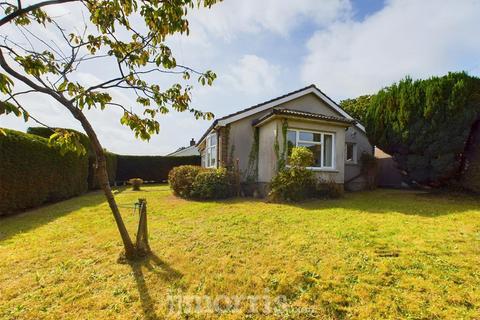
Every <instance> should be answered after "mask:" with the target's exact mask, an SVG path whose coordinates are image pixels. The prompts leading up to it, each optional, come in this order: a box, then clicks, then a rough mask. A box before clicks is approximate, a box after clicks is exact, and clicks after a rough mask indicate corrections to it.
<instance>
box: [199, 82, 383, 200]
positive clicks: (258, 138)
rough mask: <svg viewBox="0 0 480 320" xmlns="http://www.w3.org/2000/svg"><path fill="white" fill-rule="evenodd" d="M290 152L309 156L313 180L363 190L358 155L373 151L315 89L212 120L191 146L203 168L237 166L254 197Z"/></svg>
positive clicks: (359, 127) (350, 120)
mask: <svg viewBox="0 0 480 320" xmlns="http://www.w3.org/2000/svg"><path fill="white" fill-rule="evenodd" d="M294 146H305V147H307V148H309V149H310V150H312V152H313V154H314V159H315V164H314V165H313V166H312V167H311V168H309V169H310V170H312V171H314V172H315V175H316V176H317V178H318V179H323V180H325V181H334V182H335V183H338V184H342V185H344V186H345V187H346V188H347V189H350V190H359V189H362V188H363V187H364V186H365V183H366V181H365V179H364V178H363V177H362V175H361V174H360V173H361V168H360V162H359V161H360V155H361V154H362V153H364V152H366V153H369V154H373V151H374V149H373V146H372V145H371V144H370V142H369V141H368V138H367V136H366V134H365V128H364V127H363V126H362V125H361V124H360V123H358V122H357V121H356V120H355V119H353V118H352V117H351V116H350V115H349V114H348V113H347V112H345V111H344V110H343V109H342V108H341V107H340V106H339V105H338V104H337V103H335V102H334V101H333V100H332V99H330V98H329V97H328V96H327V95H325V94H324V93H323V92H322V91H321V90H319V89H318V88H317V87H315V85H311V86H308V87H305V88H303V89H300V90H297V91H294V92H290V93H288V94H285V95H283V96H280V97H278V98H275V99H272V100H269V101H266V102H263V103H260V104H257V105H255V106H252V107H249V108H247V109H244V110H241V111H238V112H236V113H232V114H230V115H227V116H225V117H222V118H219V119H216V120H215V121H214V122H213V123H212V125H211V126H210V127H209V128H208V130H207V131H206V132H205V134H204V135H203V136H202V137H201V138H200V140H199V142H198V144H197V147H198V150H199V152H200V155H201V157H202V166H203V167H208V168H217V167H219V166H229V165H234V166H237V168H238V169H239V171H240V173H241V180H242V182H254V183H256V184H258V186H259V190H260V192H264V191H265V188H266V187H268V184H269V182H270V181H271V179H272V178H273V177H274V176H275V174H276V171H277V168H278V166H279V165H280V161H281V160H285V161H286V159H287V158H288V155H289V153H290V152H291V150H292V148H293V147H294ZM279 160H280V161H279Z"/></svg>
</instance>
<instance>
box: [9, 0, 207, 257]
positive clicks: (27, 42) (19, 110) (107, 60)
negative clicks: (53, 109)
mask: <svg viewBox="0 0 480 320" xmlns="http://www.w3.org/2000/svg"><path fill="white" fill-rule="evenodd" d="M215 2H217V0H109V1H106V0H100V1H96V0H95V1H92V0H46V1H39V2H35V3H33V4H32V3H31V2H28V4H25V2H24V1H21V0H17V1H2V2H0V9H1V10H3V12H4V16H3V17H2V18H0V30H1V31H2V32H0V92H1V93H2V96H1V97H0V115H3V114H14V115H16V116H19V117H23V118H24V119H25V121H28V120H29V119H33V120H34V121H36V122H38V123H39V124H41V125H44V126H46V127H49V125H48V123H46V122H44V121H42V120H40V119H38V118H37V117H35V115H33V114H32V113H31V112H30V111H29V110H30V107H31V106H28V105H23V104H22V103H21V99H19V97H21V96H24V95H31V94H44V95H47V96H49V97H50V98H52V99H54V100H55V101H56V102H57V103H58V104H59V105H61V106H63V107H64V108H65V109H66V110H68V111H69V112H70V113H71V115H72V116H73V117H74V118H75V119H76V120H78V121H79V122H80V123H81V125H82V127H83V129H84V130H85V132H86V134H87V135H88V138H89V140H90V145H91V147H92V150H93V151H94V152H95V156H96V162H97V164H96V167H97V168H98V169H96V170H97V172H98V174H97V176H98V180H99V182H100V185H101V187H102V189H103V191H104V193H105V196H106V198H107V201H108V203H109V205H110V208H111V210H112V213H113V216H114V218H115V222H116V223H117V227H118V229H119V232H120V235H121V237H122V241H123V244H124V248H125V253H126V256H127V257H128V258H133V257H135V256H138V254H139V253H140V254H143V252H139V250H138V249H141V250H140V251H143V249H145V248H148V243H142V241H144V242H145V241H147V239H148V237H145V236H143V235H146V223H143V224H142V223H141V224H140V227H139V229H138V233H137V243H136V244H135V245H134V244H133V243H132V241H131V238H130V236H129V234H128V231H127V229H126V227H125V225H124V222H123V219H122V216H121V214H120V211H119V209H118V206H117V204H116V202H115V198H114V196H113V193H112V191H111V188H110V184H109V181H108V173H107V169H106V159H105V154H104V150H103V147H102V145H101V143H100V141H99V139H98V137H97V134H96V132H95V130H94V128H93V127H92V125H91V124H90V122H89V120H88V118H87V116H86V114H85V111H86V110H88V109H99V110H105V109H107V108H119V109H120V110H121V114H122V115H121V117H120V122H121V124H123V125H125V126H127V127H129V128H130V129H131V130H132V131H133V132H134V134H135V136H136V137H138V138H140V139H144V140H148V139H150V137H151V135H152V134H156V133H158V132H159V130H160V124H159V121H158V118H159V116H160V115H162V114H165V113H167V112H169V111H171V110H176V111H179V112H184V111H189V112H191V113H192V114H193V115H194V117H195V118H197V119H198V118H206V119H211V118H212V117H213V114H212V113H210V112H205V111H202V110H199V109H197V108H193V107H192V106H191V91H192V87H193V84H191V82H192V81H193V79H195V78H196V80H197V81H198V83H200V85H211V84H212V83H213V81H214V80H215V78H216V75H215V73H213V72H212V71H210V70H207V71H197V70H196V69H194V68H192V67H190V66H185V65H181V64H179V63H177V60H176V59H175V57H174V55H173V52H172V50H171V49H170V47H169V46H168V43H167V39H168V38H169V37H171V36H173V35H175V34H179V35H182V34H186V35H188V33H189V23H188V19H187V13H188V11H189V10H191V9H193V8H195V7H210V6H211V5H213V4H214V3H215ZM52 6H64V7H65V8H67V7H68V8H67V9H68V10H72V11H73V12H75V14H76V15H77V14H78V17H77V16H75V17H74V19H71V20H70V21H69V22H70V24H68V23H67V24H65V25H64V24H62V22H63V20H62V19H61V17H60V16H50V15H49V14H48V13H47V10H46V8H49V7H52ZM82 17H83V24H82V23H81V24H80V25H81V27H79V26H78V24H75V23H74V22H78V21H80V22H82ZM72 24H74V25H72ZM12 30H13V31H16V33H14V34H15V35H14V36H12V32H11V31H12ZM7 31H8V32H7ZM92 63H95V66H96V68H97V69H98V70H101V69H102V67H103V69H104V70H105V69H108V72H107V74H104V72H103V71H98V70H97V69H96V70H97V71H96V72H94V73H95V77H94V78H96V79H95V81H96V83H89V82H87V81H82V79H81V77H79V76H78V74H79V73H80V70H81V68H82V66H84V65H85V64H92ZM105 66H108V67H106V68H105ZM169 75H170V76H172V75H173V76H180V77H182V78H183V80H182V82H183V83H184V84H183V85H182V84H181V83H178V82H177V80H173V81H170V83H171V84H169V85H164V84H162V83H161V82H160V81H159V79H164V78H165V77H166V76H169ZM191 77H193V79H190V78H191ZM172 82H173V84H172ZM167 83H168V82H167ZM113 92H117V93H118V92H128V93H129V94H130V95H133V96H134V97H135V101H136V105H137V106H132V105H125V103H124V102H122V101H121V100H119V99H118V95H117V96H116V95H114V94H113ZM1 133H2V132H0V134H1ZM3 134H5V132H3ZM79 139H80V138H79V135H78V133H76V132H75V131H72V130H62V129H56V130H55V133H54V134H53V135H52V136H51V138H50V141H51V142H53V143H56V144H59V145H60V146H62V147H64V148H71V149H75V150H78V151H79V152H81V153H83V152H85V148H84V147H83V145H82V144H81V143H80V142H79ZM143 203H144V204H145V202H143ZM141 211H142V214H143V212H144V210H141ZM145 215H146V213H145ZM145 219H146V217H144V216H142V218H141V221H146V220H145Z"/></svg>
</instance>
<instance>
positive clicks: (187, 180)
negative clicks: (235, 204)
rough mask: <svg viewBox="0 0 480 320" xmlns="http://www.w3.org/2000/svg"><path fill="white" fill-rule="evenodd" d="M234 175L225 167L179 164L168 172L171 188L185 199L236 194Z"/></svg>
mask: <svg viewBox="0 0 480 320" xmlns="http://www.w3.org/2000/svg"><path fill="white" fill-rule="evenodd" d="M234 180H235V179H234V176H233V175H232V174H231V173H230V172H228V170H227V169H225V168H218V169H207V168H202V167H199V166H190V165H186V166H179V167H176V168H173V169H172V170H171V171H170V173H169V174H168V183H169V184H170V189H172V191H173V193H174V194H175V195H176V196H179V197H182V198H185V199H197V200H211V199H225V198H228V197H231V196H233V195H234V192H233V189H234V188H233V185H234Z"/></svg>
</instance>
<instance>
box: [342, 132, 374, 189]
mask: <svg viewBox="0 0 480 320" xmlns="http://www.w3.org/2000/svg"><path fill="white" fill-rule="evenodd" d="M345 142H349V143H355V144H356V146H357V154H356V157H357V158H356V163H346V164H345V181H346V182H348V181H349V180H351V179H352V178H354V177H358V175H359V174H360V171H361V163H360V157H361V155H362V153H364V152H365V153H369V154H372V155H373V152H374V149H373V146H372V145H371V143H370V141H369V140H368V138H367V135H366V134H365V133H364V132H363V131H362V130H360V129H358V128H357V127H354V126H352V127H350V128H348V130H347V132H346V133H345ZM366 183H367V181H366V179H365V177H363V176H361V177H358V178H356V179H354V180H351V181H349V182H348V183H347V185H346V188H347V189H349V190H361V189H363V188H364V187H365V186H366Z"/></svg>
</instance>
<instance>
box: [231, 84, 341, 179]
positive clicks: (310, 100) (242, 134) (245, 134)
mask: <svg viewBox="0 0 480 320" xmlns="http://www.w3.org/2000/svg"><path fill="white" fill-rule="evenodd" d="M275 108H276V109H282V108H283V109H293V110H300V111H306V112H313V113H322V114H325V115H331V116H339V114H338V113H336V111H334V110H332V109H331V108H330V107H329V106H328V105H327V104H326V103H325V102H324V101H322V100H321V99H319V98H318V97H317V96H316V95H315V94H313V93H310V94H307V95H304V96H302V97H300V98H297V99H294V100H291V101H289V102H286V103H283V104H279V105H278V106H276V107H275ZM269 111H270V110H266V111H262V112H258V113H256V114H254V115H251V116H249V117H246V118H243V119H241V120H238V121H235V122H232V123H230V124H229V127H230V129H229V139H228V155H229V156H230V155H231V154H233V157H234V159H233V161H236V159H238V164H239V169H240V172H242V173H244V174H242V179H245V177H246V172H247V169H248V156H249V154H250V150H251V149H252V144H253V141H254V128H253V127H252V121H253V120H255V119H258V118H260V117H261V116H262V115H264V114H267V113H268V112H269ZM272 147H273V145H272ZM232 149H233V153H232ZM260 150H262V149H260Z"/></svg>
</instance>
